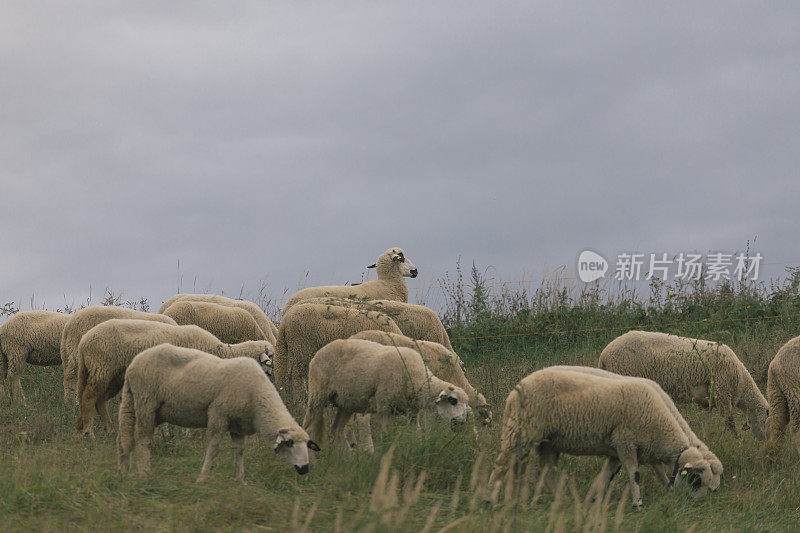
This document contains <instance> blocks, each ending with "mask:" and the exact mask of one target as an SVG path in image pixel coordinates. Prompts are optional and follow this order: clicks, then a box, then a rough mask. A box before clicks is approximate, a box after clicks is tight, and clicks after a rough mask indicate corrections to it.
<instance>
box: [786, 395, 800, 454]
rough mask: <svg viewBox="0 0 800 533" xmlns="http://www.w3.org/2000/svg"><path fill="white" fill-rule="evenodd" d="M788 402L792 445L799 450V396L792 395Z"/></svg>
mask: <svg viewBox="0 0 800 533" xmlns="http://www.w3.org/2000/svg"><path fill="white" fill-rule="evenodd" d="M787 403H788V404H789V431H790V435H791V436H792V439H793V440H794V445H795V447H797V450H798V451H800V398H798V397H797V396H793V397H792V398H791V399H790V400H789V401H788V402H787Z"/></svg>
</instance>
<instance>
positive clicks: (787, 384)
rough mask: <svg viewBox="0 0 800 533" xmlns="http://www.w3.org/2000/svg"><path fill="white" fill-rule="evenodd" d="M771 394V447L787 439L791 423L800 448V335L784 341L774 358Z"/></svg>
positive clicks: (770, 381)
mask: <svg viewBox="0 0 800 533" xmlns="http://www.w3.org/2000/svg"><path fill="white" fill-rule="evenodd" d="M767 398H768V400H769V417H768V419H767V438H768V441H767V449H768V450H772V449H775V448H778V447H779V446H780V445H781V444H782V443H783V440H784V438H785V435H786V427H787V426H788V427H789V434H790V436H791V438H793V439H794V444H795V446H797V448H798V450H800V337H795V338H793V339H791V340H789V342H787V343H786V344H784V345H783V346H782V347H781V349H780V350H778V353H777V354H775V357H774V358H773V359H772V361H771V362H770V364H769V370H768V371H767Z"/></svg>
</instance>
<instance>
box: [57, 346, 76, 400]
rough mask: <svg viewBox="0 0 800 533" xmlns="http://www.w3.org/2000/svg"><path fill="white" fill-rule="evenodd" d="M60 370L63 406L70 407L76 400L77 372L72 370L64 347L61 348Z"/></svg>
mask: <svg viewBox="0 0 800 533" xmlns="http://www.w3.org/2000/svg"><path fill="white" fill-rule="evenodd" d="M61 368H62V369H63V370H64V405H66V406H67V407H71V406H73V405H75V404H76V403H77V402H76V400H77V399H78V386H77V385H78V384H77V381H78V380H77V375H76V374H77V372H76V371H75V369H73V368H72V364H71V363H70V360H69V354H68V353H67V350H66V348H65V347H64V345H62V346H61Z"/></svg>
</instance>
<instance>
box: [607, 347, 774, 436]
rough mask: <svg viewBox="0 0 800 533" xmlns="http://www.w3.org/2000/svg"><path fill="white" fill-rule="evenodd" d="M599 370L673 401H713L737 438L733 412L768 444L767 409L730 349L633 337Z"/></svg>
mask: <svg viewBox="0 0 800 533" xmlns="http://www.w3.org/2000/svg"><path fill="white" fill-rule="evenodd" d="M599 366H600V368H602V369H604V370H610V371H611V372H615V373H617V374H623V375H626V376H639V377H643V378H648V379H652V380H653V381H655V382H657V383H658V384H659V385H661V387H663V389H664V390H665V391H667V392H668V393H669V394H670V395H671V396H673V397H677V396H679V395H681V394H683V393H688V394H689V395H690V396H691V397H692V399H694V401H695V402H697V403H698V404H700V405H702V406H704V407H707V406H708V405H709V397H710V396H713V400H714V402H713V403H714V404H716V406H717V407H719V410H720V414H721V415H722V416H723V417H724V418H725V422H726V424H727V426H728V427H729V428H730V429H731V431H733V433H734V434H735V433H736V425H735V424H734V421H733V407H737V408H738V409H740V410H742V411H743V412H744V413H745V415H746V416H747V421H748V423H749V425H750V427H751V428H752V431H753V434H754V435H755V436H756V438H758V439H761V440H763V439H764V425H765V423H766V420H767V410H768V407H769V404H768V403H767V400H766V399H764V395H763V394H761V391H760V390H758V386H757V385H756V382H755V381H753V377H752V376H751V375H750V372H748V371H747V368H745V366H744V365H743V364H742V362H741V361H739V358H738V357H736V354H735V353H733V350H731V349H730V348H729V347H728V346H726V345H724V344H719V343H716V342H711V341H706V340H701V339H690V338H687V337H679V336H677V335H668V334H666V333H656V332H652V331H629V332H627V333H625V334H624V335H621V336H619V337H617V338H616V339H614V340H613V341H611V342H610V343H609V345H608V346H606V347H605V349H604V350H603V352H602V353H601V354H600V364H599Z"/></svg>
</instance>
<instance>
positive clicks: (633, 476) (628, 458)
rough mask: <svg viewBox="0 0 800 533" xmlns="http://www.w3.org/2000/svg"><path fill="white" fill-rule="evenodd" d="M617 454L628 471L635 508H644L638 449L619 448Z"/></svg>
mask: <svg viewBox="0 0 800 533" xmlns="http://www.w3.org/2000/svg"><path fill="white" fill-rule="evenodd" d="M617 456H618V457H619V461H620V462H621V463H622V466H624V467H625V470H626V471H627V472H628V483H630V486H631V500H632V503H633V508H634V509H641V508H642V494H641V492H640V491H639V462H638V460H637V458H636V449H635V448H633V449H631V448H629V447H627V446H624V447H623V446H621V447H618V448H617Z"/></svg>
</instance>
